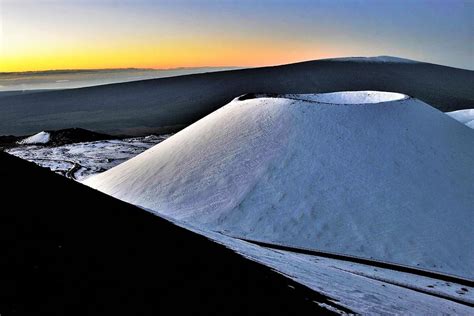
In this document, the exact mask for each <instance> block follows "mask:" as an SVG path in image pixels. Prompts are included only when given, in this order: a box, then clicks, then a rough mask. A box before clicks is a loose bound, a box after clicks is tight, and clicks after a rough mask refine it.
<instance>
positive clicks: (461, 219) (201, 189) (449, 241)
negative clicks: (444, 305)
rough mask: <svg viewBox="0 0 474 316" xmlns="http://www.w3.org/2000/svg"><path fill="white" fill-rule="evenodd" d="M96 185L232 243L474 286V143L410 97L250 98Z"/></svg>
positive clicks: (473, 136) (100, 177)
mask: <svg viewBox="0 0 474 316" xmlns="http://www.w3.org/2000/svg"><path fill="white" fill-rule="evenodd" d="M243 99H245V100H243ZM320 101H324V102H326V103H321V102H320ZM327 102H332V103H327ZM339 103H343V104H339ZM85 183H86V184H87V185H89V186H92V187H94V188H97V189H98V190H101V191H103V192H105V193H107V194H110V195H113V196H115V197H117V198H119V199H122V200H125V201H128V202H130V203H133V204H137V205H140V206H142V207H145V208H147V209H151V210H153V211H154V212H157V213H159V214H163V215H165V216H169V217H172V218H174V219H176V220H184V221H186V222H189V223H192V224H193V225H199V226H200V227H203V228H206V229H211V230H216V231H220V232H223V233H225V234H228V235H231V236H237V237H244V238H249V239H256V240H261V241H266V242H270V243H271V242H278V243H280V244H285V245H289V246H294V247H305V248H311V249H316V250H320V251H329V252H337V253H343V254H347V255H354V256H360V257H364V258H374V259H378V260H385V261H390V262H393V263H399V264H405V265H411V266H415V267H421V268H425V269H430V270H434V271H438V272H442V273H448V274H455V275H459V276H462V277H466V278H471V279H474V251H473V247H472V244H473V241H474V230H473V229H472V227H473V226H474V216H473V205H474V194H472V192H474V133H473V132H472V130H470V129H466V128H465V127H463V126H462V125H461V124H459V123H458V122H456V121H455V120H452V119H451V118H450V117H448V116H446V115H445V114H444V113H442V112H440V111H438V110H436V109H434V108H432V107H430V106H429V105H427V104H425V103H423V102H421V101H419V100H416V99H413V98H409V97H407V96H404V95H400V94H397V93H377V92H371V91H363V92H344V93H337V94H326V95H324V94H322V95H288V96H282V97H279V98H270V97H258V98H253V99H248V98H242V99H239V98H238V99H235V100H234V101H232V102H231V103H230V104H228V105H226V106H224V107H223V108H221V109H219V110H217V111H215V112H214V113H212V114H210V115H208V116H207V117H205V118H204V119H202V120H200V121H198V122H197V123H195V124H193V125H191V126H190V127H188V128H186V129H184V130H183V131H181V132H179V133H177V134H175V135H174V136H172V137H170V138H168V139H167V140H165V141H164V142H162V143H160V144H158V145H157V146H155V147H153V148H151V149H149V150H147V151H145V152H144V153H142V154H140V155H138V156H137V157H135V158H133V159H131V160H129V161H127V162H125V163H123V164H121V165H119V166H117V167H115V168H112V169H110V170H109V171H107V172H104V173H102V174H99V175H97V176H94V177H92V178H90V179H88V180H86V181H85Z"/></svg>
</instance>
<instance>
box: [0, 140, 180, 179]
mask: <svg viewBox="0 0 474 316" xmlns="http://www.w3.org/2000/svg"><path fill="white" fill-rule="evenodd" d="M169 136H171V135H161V136H155V135H150V136H146V137H133V138H126V139H122V140H102V141H93V142H81V143H75V144H68V145H63V146H57V147H45V146H37V145H30V146H21V147H15V148H11V149H7V150H6V151H7V152H8V153H9V154H11V155H14V156H16V157H19V158H22V159H25V160H28V161H31V162H34V163H36V164H37V165H39V166H41V167H45V168H49V169H50V170H52V171H54V172H56V173H59V174H61V175H64V176H68V177H69V178H72V179H75V180H84V179H86V178H87V177H89V176H91V175H94V174H97V173H100V172H103V171H106V170H108V169H110V168H112V167H115V166H117V165H119V164H121V163H122V162H124V161H126V160H128V159H130V158H132V157H134V156H136V155H138V154H140V153H142V152H143V151H145V150H147V149H149V148H151V147H153V146H154V145H156V144H158V143H160V142H162V141H163V140H165V139H166V138H168V137H169Z"/></svg>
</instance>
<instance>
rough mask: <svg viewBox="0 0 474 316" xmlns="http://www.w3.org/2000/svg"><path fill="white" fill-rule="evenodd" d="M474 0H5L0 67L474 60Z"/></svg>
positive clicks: (1, 3)
mask: <svg viewBox="0 0 474 316" xmlns="http://www.w3.org/2000/svg"><path fill="white" fill-rule="evenodd" d="M473 21H474V1H469V0H468V1H457V0H446V1H409V0H405V1H403V0H398V1H383V0H379V1H375V0H374V1H355V0H352V1H335V0H327V1H316V0H314V1H298V0H294V1H290V0H287V1H277V0H274V1H258V0H239V1H226V0H222V1H217V0H216V1H210V0H202V1H197V0H196V1H179V0H175V1H151V0H150V1H145V0H133V1H131V0H129V1H125V0H117V1H113V0H62V1H60V0H56V1H44V0H34V1H33V0H0V72H10V71H32V70H49V69H85V68H128V67H137V68H174V67H197V66H244V67H246V66H261V65H275V64H283V63H289V62H296V61H302V60H310V59H319V58H326V57H338V56H373V55H392V56H399V57H405V58H411V59H416V60H422V61H428V62H433V63H439V64H444V65H450V66H454V67H460V68H467V69H474V46H473V45H474V22H473Z"/></svg>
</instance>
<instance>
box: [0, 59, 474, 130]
mask: <svg viewBox="0 0 474 316" xmlns="http://www.w3.org/2000/svg"><path fill="white" fill-rule="evenodd" d="M473 82H474V72H473V71H469V70H462V69H456V68H450V67H445V66H439V65H433V64H427V63H407V64H404V63H368V62H353V61H329V60H320V61H310V62H304V63H298V64H291V65H284V66H277V67H266V68H254V69H244V70H234V71H224V72H216V73H206V74H198V75H188V76H180V77H172V78H162V79H154V80H146V81H136V82H130V83H122V84H113V85H106V86H97V87H90V88H82V89H71V90H62V91H51V92H42V93H34V94H25V95H14V96H5V97H3V98H0V116H1V117H2V120H1V121H0V135H6V134H14V135H26V134H32V133H36V132H39V131H41V130H45V129H47V130H55V129H61V128H69V127H82V128H86V129H90V130H95V131H102V132H106V133H122V134H140V133H144V132H146V131H150V130H151V131H154V132H159V131H160V128H161V129H162V130H163V131H166V130H167V129H168V130H169V128H168V127H174V128H179V127H182V126H184V125H188V124H190V123H192V122H194V121H196V120H197V119H199V118H201V117H203V116H204V115H206V114H208V113H210V112H212V111H213V110H215V109H217V108H218V107H220V106H223V105H224V104H226V103H227V102H229V101H230V100H232V99H233V98H234V97H236V96H238V95H241V94H244V93H248V92H267V93H315V92H331V91H342V90H383V91H394V92H402V93H405V94H408V95H410V96H413V97H416V98H418V99H420V100H422V101H425V102H427V103H429V104H431V105H433V106H436V107H438V108H439V109H441V110H443V111H448V110H457V109H462V108H468V107H474V89H473Z"/></svg>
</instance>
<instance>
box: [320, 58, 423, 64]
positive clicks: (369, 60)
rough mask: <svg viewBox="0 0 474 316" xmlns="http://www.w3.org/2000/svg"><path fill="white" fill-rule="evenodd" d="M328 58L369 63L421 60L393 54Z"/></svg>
mask: <svg viewBox="0 0 474 316" xmlns="http://www.w3.org/2000/svg"><path fill="white" fill-rule="evenodd" d="M327 60H334V61H353V62H369V63H402V64H414V63H419V61H416V60H412V59H407V58H400V57H393V56H374V57H339V58H329V59H327Z"/></svg>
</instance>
